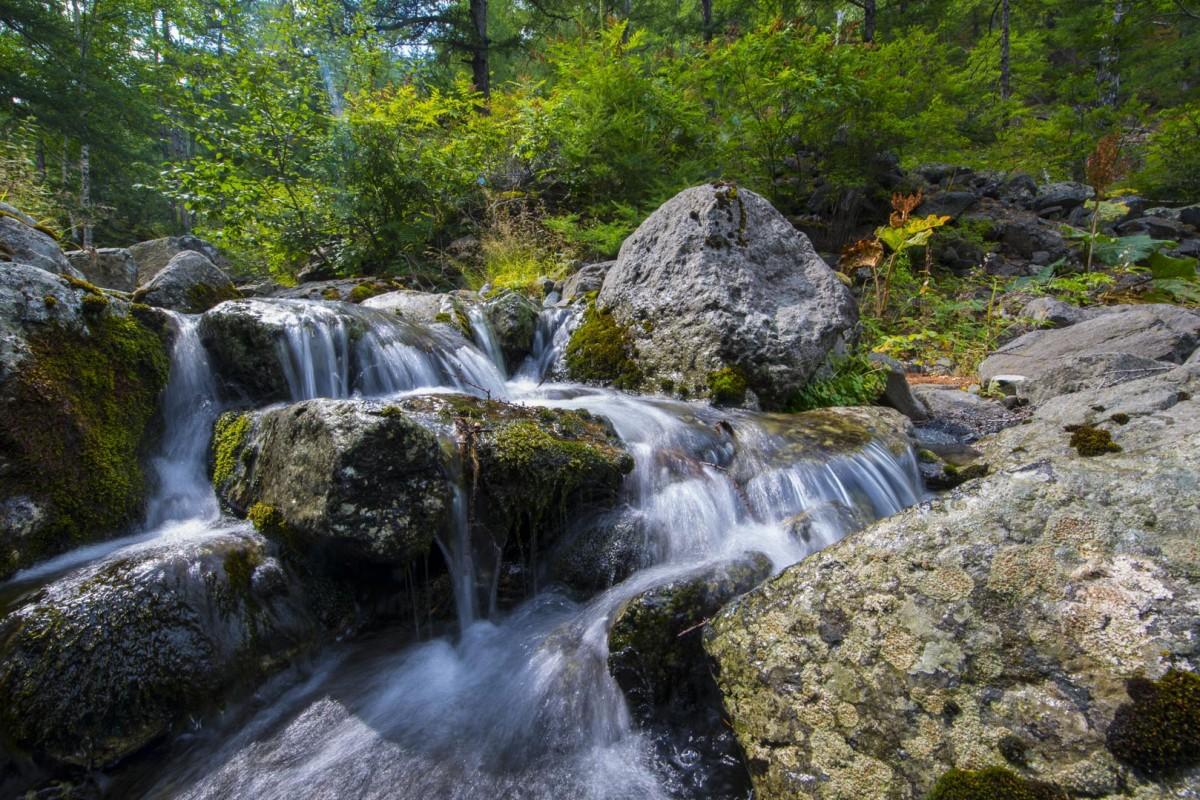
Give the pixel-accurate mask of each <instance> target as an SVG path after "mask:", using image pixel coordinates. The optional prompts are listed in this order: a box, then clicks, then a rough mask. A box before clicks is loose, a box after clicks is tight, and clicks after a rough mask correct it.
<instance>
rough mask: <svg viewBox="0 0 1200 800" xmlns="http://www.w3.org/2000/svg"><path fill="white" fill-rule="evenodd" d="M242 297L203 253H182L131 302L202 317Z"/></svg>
mask: <svg viewBox="0 0 1200 800" xmlns="http://www.w3.org/2000/svg"><path fill="white" fill-rule="evenodd" d="M239 297H241V294H239V292H238V290H237V288H236V287H235V286H234V285H233V281H231V280H230V279H229V276H228V275H226V274H225V273H224V272H222V271H221V269H220V268H219V267H217V266H216V265H215V264H213V262H212V261H210V260H209V259H208V256H206V255H204V254H203V253H198V252H195V251H193V250H184V251H183V252H180V253H178V254H176V255H175V256H173V257H172V258H171V260H170V261H169V262H168V263H167V265H166V266H165V267H163V268H162V269H161V270H159V272H158V273H157V274H155V276H154V277H153V278H152V279H151V280H150V281H149V282H148V283H145V284H143V285H142V287H141V288H140V289H138V290H137V291H136V292H134V295H133V298H134V300H136V301H138V302H140V303H145V304H146V305H149V306H155V307H156V308H166V309H170V310H172V311H179V312H181V313H184V314H202V313H204V312H205V311H208V310H209V309H210V308H212V307H213V306H215V305H217V304H218V303H223V302H224V301H226V300H233V299H236V298H239Z"/></svg>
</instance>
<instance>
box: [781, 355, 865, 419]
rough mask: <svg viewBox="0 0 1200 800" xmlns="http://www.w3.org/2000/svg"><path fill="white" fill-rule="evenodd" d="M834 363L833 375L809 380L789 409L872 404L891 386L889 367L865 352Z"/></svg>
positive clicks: (799, 409) (798, 409) (808, 409)
mask: <svg viewBox="0 0 1200 800" xmlns="http://www.w3.org/2000/svg"><path fill="white" fill-rule="evenodd" d="M831 366H832V372H833V374H832V375H830V376H829V377H827V378H817V379H815V380H813V381H811V382H809V384H808V385H807V386H805V387H804V388H803V389H801V390H800V392H799V393H798V394H796V396H795V397H793V398H792V400H791V402H789V403H788V410H789V411H810V410H812V409H814V408H827V407H829V406H862V405H871V404H873V403H876V402H878V401H879V398H880V396H882V395H883V390H884V389H885V388H886V387H887V369H886V368H885V367H883V366H882V365H880V364H877V363H875V362H874V361H871V359H869V358H868V357H867V356H865V355H862V354H856V355H850V356H846V357H845V358H841V359H836V360H834V361H833V362H832V365H831Z"/></svg>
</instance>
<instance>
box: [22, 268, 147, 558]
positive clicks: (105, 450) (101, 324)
mask: <svg viewBox="0 0 1200 800" xmlns="http://www.w3.org/2000/svg"><path fill="white" fill-rule="evenodd" d="M51 300H53V302H51ZM143 320H146V321H143ZM147 321H148V322H151V323H153V322H154V321H153V320H152V319H150V318H149V317H148V316H147V315H145V314H141V313H137V312H136V309H134V308H131V306H130V305H129V304H128V303H126V302H124V301H121V300H118V299H116V298H110V297H107V296H105V295H103V294H102V293H101V292H100V290H98V289H95V288H94V287H88V286H86V285H83V284H82V282H80V281H77V282H75V283H73V284H72V283H68V282H67V281H66V280H65V279H63V278H59V277H57V276H53V275H50V274H49V273H46V272H44V271H41V270H36V269H35V268H33V267H25V266H20V265H7V264H5V265H0V334H2V337H0V338H3V344H0V403H2V405H3V409H4V412H3V414H0V452H2V453H3V455H2V456H0V509H2V510H0V522H2V525H0V577H4V576H6V575H9V574H11V573H12V572H13V571H14V570H16V569H19V568H21V567H24V566H27V565H29V564H31V563H32V562H34V561H37V560H39V559H42V558H46V557H47V556H51V555H54V554H57V553H60V552H62V551H64V550H66V549H68V548H70V547H73V546H77V545H79V544H82V543H85V542H90V541H96V540H98V539H103V538H105V537H106V536H109V535H112V534H114V533H118V532H120V531H121V530H122V529H124V528H125V527H126V526H128V525H129V524H130V523H132V522H133V521H135V520H136V519H137V518H138V517H139V516H140V514H141V512H142V509H143V506H144V503H145V498H146V491H147V486H146V480H145V476H144V475H143V472H142V469H141V466H140V464H139V455H140V454H141V453H142V451H143V449H144V445H145V444H146V443H147V441H148V439H149V438H150V434H149V430H148V426H149V423H150V421H151V419H152V418H153V417H154V414H155V410H156V407H157V403H158V397H159V394H160V393H161V391H162V389H163V388H164V387H165V385H166V381H167V374H168V371H169V359H168V356H167V345H166V342H165V340H164V337H165V334H164V333H163V331H162V329H161V327H157V326H154V327H152V325H151V324H147Z"/></svg>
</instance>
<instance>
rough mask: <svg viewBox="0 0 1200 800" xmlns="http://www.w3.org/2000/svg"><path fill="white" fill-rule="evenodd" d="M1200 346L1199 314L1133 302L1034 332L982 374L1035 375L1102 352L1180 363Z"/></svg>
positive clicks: (1010, 346)
mask: <svg viewBox="0 0 1200 800" xmlns="http://www.w3.org/2000/svg"><path fill="white" fill-rule="evenodd" d="M1197 346H1200V315H1197V314H1195V313H1193V312H1191V311H1188V310H1186V309H1183V308H1178V307H1176V306H1169V305H1145V306H1130V307H1127V308H1124V309H1121V310H1117V311H1113V312H1111V313H1106V314H1103V315H1102V316H1098V317H1095V318H1093V319H1090V320H1085V321H1083V322H1080V323H1078V324H1076V325H1072V326H1071V327H1070V328H1067V329H1065V330H1041V331H1032V332H1030V333H1027V334H1025V335H1024V336H1021V337H1019V338H1017V339H1015V340H1013V341H1012V342H1009V343H1008V344H1006V345H1004V346H1003V347H1001V348H1000V349H999V350H997V351H996V352H995V353H993V354H992V355H991V356H989V357H988V358H987V359H985V360H984V362H983V363H982V364H981V365H980V367H979V376H980V378H981V379H982V380H983V381H984V383H988V382H990V381H991V380H992V378H993V377H994V376H996V375H1000V374H1005V375H1024V376H1025V377H1026V378H1029V379H1034V378H1037V377H1038V376H1040V375H1041V374H1042V373H1044V372H1045V371H1046V370H1048V369H1050V368H1051V367H1055V366H1057V365H1059V364H1060V363H1061V362H1063V361H1069V360H1073V359H1078V358H1080V357H1082V356H1086V355H1096V354H1101V353H1126V354H1129V355H1133V356H1138V357H1140V358H1144V359H1150V360H1153V361H1169V362H1172V363H1176V364H1178V363H1181V362H1183V361H1184V360H1186V359H1187V357H1188V356H1190V355H1191V354H1192V351H1194V350H1195V349H1196V348H1197Z"/></svg>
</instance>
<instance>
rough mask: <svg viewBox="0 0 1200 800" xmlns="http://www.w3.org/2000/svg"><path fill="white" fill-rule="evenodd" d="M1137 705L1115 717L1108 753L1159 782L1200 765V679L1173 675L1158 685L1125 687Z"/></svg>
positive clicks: (1174, 672) (1188, 674)
mask: <svg viewBox="0 0 1200 800" xmlns="http://www.w3.org/2000/svg"><path fill="white" fill-rule="evenodd" d="M1126 691H1128V692H1129V697H1130V699H1131V701H1132V702H1129V703H1125V704H1124V705H1122V706H1121V707H1120V708H1118V709H1117V711H1116V713H1115V714H1114V715H1113V720H1112V723H1111V724H1110V725H1109V726H1108V735H1107V744H1108V749H1109V751H1110V752H1111V753H1112V754H1113V755H1114V756H1116V757H1117V758H1118V759H1119V760H1121V761H1123V762H1125V763H1126V764H1129V765H1130V766H1132V767H1135V768H1137V769H1139V770H1141V771H1142V772H1145V773H1146V774H1148V775H1152V776H1155V777H1160V776H1166V775H1170V774H1171V773H1172V772H1175V771H1177V770H1179V769H1183V768H1185V767H1194V766H1197V765H1200V677H1197V676H1196V674H1195V673H1192V672H1181V671H1179V670H1171V671H1170V672H1168V673H1167V674H1166V675H1164V676H1163V677H1161V678H1159V679H1158V680H1156V681H1150V680H1146V679H1145V678H1133V679H1131V680H1130V681H1129V682H1128V684H1126Z"/></svg>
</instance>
